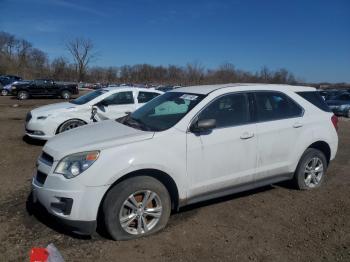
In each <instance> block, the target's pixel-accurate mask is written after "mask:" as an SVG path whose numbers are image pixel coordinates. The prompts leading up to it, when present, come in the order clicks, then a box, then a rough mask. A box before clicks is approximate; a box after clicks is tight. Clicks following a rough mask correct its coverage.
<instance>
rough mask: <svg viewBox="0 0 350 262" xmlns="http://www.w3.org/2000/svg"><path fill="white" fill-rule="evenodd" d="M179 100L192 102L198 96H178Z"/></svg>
mask: <svg viewBox="0 0 350 262" xmlns="http://www.w3.org/2000/svg"><path fill="white" fill-rule="evenodd" d="M180 98H182V99H184V100H190V101H194V100H196V99H197V98H198V96H195V95H187V94H184V95H182V96H180Z"/></svg>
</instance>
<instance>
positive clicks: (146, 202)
mask: <svg viewBox="0 0 350 262" xmlns="http://www.w3.org/2000/svg"><path fill="white" fill-rule="evenodd" d="M161 216H162V203H161V200H160V198H159V196H158V195H157V194H156V193H155V192H152V191H150V190H143V191H138V192H135V193H133V194H131V195H130V196H129V197H128V198H127V199H126V200H125V201H124V203H123V205H122V207H121V209H120V212H119V223H120V225H121V227H122V228H123V229H124V230H125V231H126V232H127V233H129V234H132V235H140V234H144V233H147V232H148V231H150V230H152V229H153V228H154V227H155V226H156V225H157V224H158V222H159V219H160V217H161Z"/></svg>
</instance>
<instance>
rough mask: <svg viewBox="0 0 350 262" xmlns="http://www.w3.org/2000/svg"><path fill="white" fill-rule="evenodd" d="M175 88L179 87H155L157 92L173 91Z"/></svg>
mask: <svg viewBox="0 0 350 262" xmlns="http://www.w3.org/2000/svg"><path fill="white" fill-rule="evenodd" d="M176 88H180V86H160V87H157V90H159V91H163V92H168V91H171V90H174V89H176Z"/></svg>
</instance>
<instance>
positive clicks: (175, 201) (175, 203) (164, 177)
mask: <svg viewBox="0 0 350 262" xmlns="http://www.w3.org/2000/svg"><path fill="white" fill-rule="evenodd" d="M138 176H149V177H152V178H155V179H157V180H158V181H159V182H161V183H162V184H163V185H164V186H165V188H166V189H167V190H168V192H169V195H170V199H171V209H172V210H176V211H177V210H178V208H179V191H178V187H177V185H176V183H175V181H174V179H173V178H172V177H171V176H170V175H168V174H167V173H165V172H164V171H161V170H158V169H153V168H146V169H139V170H135V171H132V172H130V173H127V174H125V175H124V176H122V177H120V178H119V179H118V180H117V181H115V182H114V183H113V184H111V185H110V187H109V188H108V190H107V191H106V192H105V193H104V195H103V197H102V200H101V203H100V206H99V211H98V216H99V214H100V213H101V207H102V205H103V202H104V200H105V197H106V195H107V193H108V192H109V191H110V190H111V189H112V188H113V187H114V186H115V185H117V184H119V183H120V182H122V181H124V180H126V179H129V178H132V177H138Z"/></svg>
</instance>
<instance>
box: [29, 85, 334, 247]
mask: <svg viewBox="0 0 350 262" xmlns="http://www.w3.org/2000/svg"><path fill="white" fill-rule="evenodd" d="M336 126H337V118H336V117H335V116H333V114H332V113H331V112H330V110H329V108H328V107H327V105H325V103H324V101H323V99H322V98H321V97H320V96H319V94H318V93H317V92H315V89H313V88H310V87H301V86H287V85H262V84H228V85H210V86H196V87H185V88H179V89H176V90H174V91H170V92H167V93H165V94H163V95H161V96H159V97H157V98H155V99H153V100H152V101H150V102H149V103H147V104H146V105H144V106H143V107H141V108H139V109H138V110H136V111H135V112H134V113H132V114H131V115H128V116H126V117H123V118H120V119H117V120H116V121H113V120H107V121H103V122H100V123H96V124H92V125H88V126H84V127H81V128H78V129H75V130H71V131H68V132H65V133H63V134H60V135H57V136H55V137H54V138H53V139H51V140H49V141H48V143H46V145H45V147H44V148H43V153H42V155H41V156H40V158H39V159H38V163H37V173H36V174H35V176H34V178H33V181H32V188H33V199H34V202H36V201H39V202H40V203H41V204H42V205H43V206H44V207H45V208H46V209H47V210H48V212H50V213H51V214H53V215H54V216H56V217H58V218H60V220H62V222H64V223H66V224H68V225H69V226H70V227H71V228H72V230H73V231H79V232H82V233H88V234H90V233H92V232H94V230H95V227H96V222H97V221H98V220H99V221H101V222H103V223H104V225H105V227H106V229H107V231H108V232H109V234H110V235H111V237H112V238H113V239H116V240H122V239H132V238H136V237H140V236H144V235H148V234H151V233H154V232H156V231H158V230H160V229H162V228H163V227H164V226H165V225H166V223H167V221H168V219H169V216H170V212H171V210H178V209H179V207H182V206H184V205H187V204H191V203H194V202H198V201H202V200H206V199H210V198H215V197H219V196H222V195H227V194H232V193H234V192H238V191H242V190H247V189H251V188H255V187H259V186H263V185H267V184H271V183H276V182H279V181H282V180H289V179H293V180H294V182H295V184H296V186H297V187H298V188H299V189H311V188H316V187H319V186H320V185H321V184H322V182H323V181H324V177H325V173H326V169H327V166H328V164H329V162H330V161H331V160H332V159H333V158H334V157H335V155H336V152H337V146H338V136H337V132H336Z"/></svg>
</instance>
